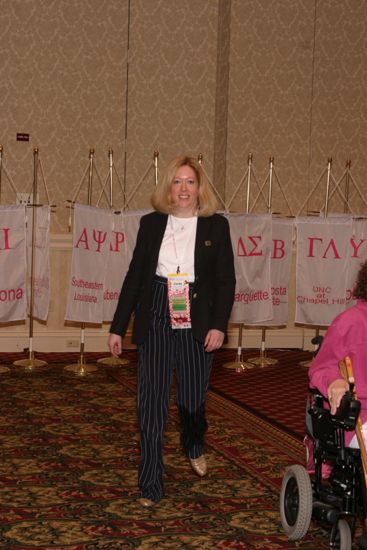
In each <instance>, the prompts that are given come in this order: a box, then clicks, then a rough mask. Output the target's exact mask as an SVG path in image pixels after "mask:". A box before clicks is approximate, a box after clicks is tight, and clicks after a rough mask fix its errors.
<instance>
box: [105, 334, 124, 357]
mask: <svg viewBox="0 0 367 550" xmlns="http://www.w3.org/2000/svg"><path fill="white" fill-rule="evenodd" d="M108 347H109V348H110V352H111V354H112V355H113V356H114V357H118V356H119V355H120V353H121V352H122V336H120V335H119V334H113V333H112V332H111V334H110V335H109V337H108Z"/></svg>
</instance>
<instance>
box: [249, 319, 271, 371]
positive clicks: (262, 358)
mask: <svg viewBox="0 0 367 550" xmlns="http://www.w3.org/2000/svg"><path fill="white" fill-rule="evenodd" d="M265 335H266V328H265V327H261V348H260V355H259V356H258V357H249V359H248V360H249V361H250V363H252V364H253V365H256V366H259V367H262V368H263V367H267V366H269V365H276V364H277V363H278V362H279V361H278V359H273V358H272V357H267V356H266V348H265Z"/></svg>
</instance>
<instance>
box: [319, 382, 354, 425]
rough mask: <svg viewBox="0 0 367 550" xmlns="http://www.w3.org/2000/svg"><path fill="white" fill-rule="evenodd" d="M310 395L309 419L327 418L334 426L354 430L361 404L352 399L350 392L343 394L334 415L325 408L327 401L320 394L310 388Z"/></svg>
mask: <svg viewBox="0 0 367 550" xmlns="http://www.w3.org/2000/svg"><path fill="white" fill-rule="evenodd" d="M310 393H311V394H312V404H311V407H310V408H309V409H308V413H309V414H310V415H311V417H313V418H321V417H322V418H324V419H325V420H326V419H327V418H328V419H329V421H330V422H331V423H332V424H333V425H334V426H335V425H336V426H339V427H341V428H343V429H345V430H348V431H349V430H354V429H355V426H356V423H357V419H358V416H359V413H360V410H361V402H360V401H358V400H357V399H355V398H354V395H353V393H352V392H351V391H347V392H346V393H345V394H344V396H343V397H342V400H341V402H340V405H339V407H338V409H337V411H336V413H335V415H331V414H330V412H329V410H328V409H327V408H325V403H326V402H327V399H326V397H324V396H323V395H322V393H321V392H319V391H318V390H317V389H313V388H312V389H310Z"/></svg>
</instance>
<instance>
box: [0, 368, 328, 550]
mask: <svg viewBox="0 0 367 550" xmlns="http://www.w3.org/2000/svg"><path fill="white" fill-rule="evenodd" d="M3 363H4V362H3ZM64 366H65V364H63V363H60V362H57V363H53V364H52V363H49V364H48V365H47V366H45V367H41V368H37V369H34V370H32V371H30V372H29V371H27V370H25V369H24V368H22V367H13V366H11V367H10V372H9V373H6V374H2V375H1V378H0V384H1V394H0V407H1V417H0V441H1V462H0V548H1V549H4V550H5V549H7V550H25V549H27V550H36V549H51V548H53V549H61V548H69V549H71V550H92V549H95V550H102V549H111V550H113V549H116V550H117V549H130V548H135V549H140V550H145V549H152V548H157V549H174V550H179V549H181V548H201V549H213V548H223V549H225V548H249V549H257V550H271V549H274V550H275V549H276V550H279V549H283V548H289V549H295V548H307V549H309V550H316V549H318V550H321V549H323V548H328V536H329V533H328V532H327V531H324V530H323V529H322V528H320V527H319V526H316V525H312V526H311V528H310V530H309V533H308V534H307V536H306V537H305V539H304V540H302V541H301V542H299V543H291V542H289V541H288V540H287V538H286V537H285V535H284V534H283V533H282V529H281V525H280V519H279V512H278V508H279V504H278V501H279V487H280V483H281V479H282V476H283V472H284V469H285V467H286V466H287V465H289V464H291V463H294V462H300V461H301V462H302V461H303V448H302V445H301V443H300V441H299V440H297V439H296V438H294V437H292V436H291V435H289V434H287V433H286V432H284V431H281V430H279V429H278V428H276V427H275V426H272V425H270V424H268V423H267V422H266V421H264V420H262V419H261V418H257V417H256V416H254V415H253V414H252V413H251V412H249V411H246V410H244V409H242V408H240V407H238V406H237V405H236V404H235V403H232V402H230V401H228V400H226V399H225V398H223V397H221V396H220V395H217V394H215V393H213V392H210V393H209V396H208V402H207V416H208V421H209V426H210V427H209V431H208V434H207V459H208V465H209V474H208V476H207V477H206V478H204V479H199V478H198V477H196V476H195V474H194V473H193V471H192V470H191V468H190V466H189V464H188V461H187V459H186V458H185V456H184V455H183V453H182V451H181V449H180V440H179V432H178V423H177V411H176V407H175V404H174V399H173V398H172V404H171V412H170V418H169V423H168V426H167V431H166V438H165V465H166V474H165V487H166V497H165V499H163V500H162V502H161V503H160V504H159V505H158V506H156V507H154V508H152V509H150V510H145V509H142V508H141V507H140V506H139V505H138V504H137V502H136V496H137V489H136V485H137V466H138V461H139V438H138V432H137V427H136V410H135V385H136V380H135V366H134V364H133V363H131V364H129V365H127V366H123V367H118V368H117V367H115V368H110V367H106V366H103V365H98V370H97V371H96V372H94V373H91V374H89V375H87V376H76V375H74V374H72V373H70V372H68V371H65V370H64Z"/></svg>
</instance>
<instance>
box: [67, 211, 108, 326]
mask: <svg viewBox="0 0 367 550" xmlns="http://www.w3.org/2000/svg"><path fill="white" fill-rule="evenodd" d="M112 229H113V213H112V211H111V210H109V209H104V208H95V207H93V206H84V205H81V204H75V207H74V229H73V251H72V259H71V273H70V284H69V295H68V304H67V310H66V315H65V319H66V320H67V321H76V322H81V323H98V324H100V323H102V322H103V291H104V285H105V277H106V262H107V257H108V253H109V249H110V246H113V245H112V244H111V240H110V239H111V236H112Z"/></svg>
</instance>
